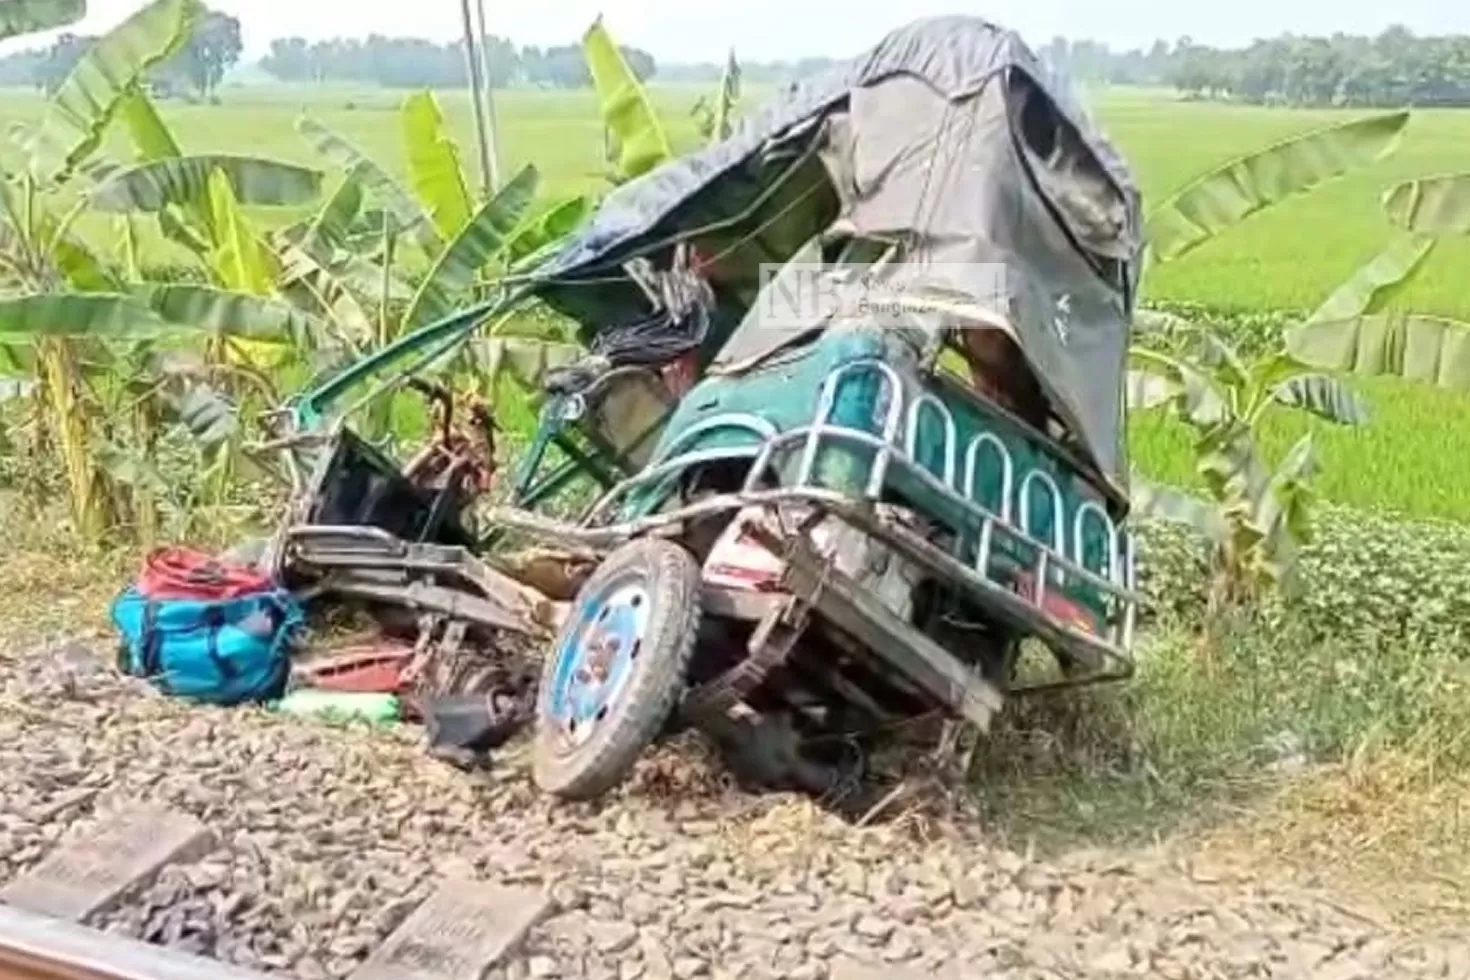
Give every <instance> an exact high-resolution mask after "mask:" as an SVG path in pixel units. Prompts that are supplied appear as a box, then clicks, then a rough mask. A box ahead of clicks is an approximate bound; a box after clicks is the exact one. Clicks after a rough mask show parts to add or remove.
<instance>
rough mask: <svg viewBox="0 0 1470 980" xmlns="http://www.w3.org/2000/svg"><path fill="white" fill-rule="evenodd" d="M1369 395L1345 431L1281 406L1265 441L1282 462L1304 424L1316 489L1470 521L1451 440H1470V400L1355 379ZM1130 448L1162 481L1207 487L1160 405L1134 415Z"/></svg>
mask: <svg viewBox="0 0 1470 980" xmlns="http://www.w3.org/2000/svg"><path fill="white" fill-rule="evenodd" d="M1350 384H1351V385H1352V387H1353V389H1354V390H1355V391H1357V392H1358V393H1359V394H1360V395H1361V396H1362V397H1363V399H1364V401H1366V402H1367V404H1368V407H1369V410H1370V413H1371V415H1370V421H1369V423H1368V425H1366V426H1363V427H1361V428H1346V427H1343V426H1336V425H1331V424H1329V423H1326V422H1322V421H1320V420H1318V419H1315V418H1311V417H1309V416H1306V415H1304V414H1303V413H1297V412H1288V411H1282V412H1279V413H1275V414H1274V415H1271V416H1268V417H1267V418H1266V419H1265V420H1264V422H1263V424H1262V426H1261V430H1260V433H1261V445H1262V448H1263V450H1264V451H1265V452H1266V453H1267V455H1268V458H1270V459H1272V460H1279V459H1281V458H1282V457H1283V456H1284V455H1285V454H1286V451H1287V450H1288V449H1289V448H1290V447H1291V445H1292V444H1293V443H1294V442H1296V440H1298V439H1300V438H1301V436H1302V434H1303V433H1304V432H1307V431H1311V432H1312V433H1313V438H1314V441H1315V443H1316V447H1317V454H1318V460H1319V462H1320V464H1321V473H1320V474H1319V476H1318V478H1317V483H1316V488H1317V491H1318V492H1319V493H1320V494H1321V495H1322V496H1323V497H1325V498H1326V499H1328V500H1331V501H1333V502H1334V503H1339V504H1344V505H1350V506H1353V507H1360V508H1365V509H1367V508H1381V509H1386V510H1391V511H1394V512H1396V513H1399V514H1403V515H1405V516H1408V517H1416V518H1418V517H1429V518H1449V519H1453V520H1461V521H1470V483H1467V482H1466V481H1465V479H1464V463H1463V461H1462V460H1461V459H1460V458H1459V455H1458V454H1457V453H1455V452H1453V451H1449V447H1451V446H1459V445H1470V397H1467V396H1466V395H1465V394H1463V393H1460V392H1455V391H1446V390H1444V389H1440V388H1433V387H1430V386H1428V385H1422V384H1415V383H1413V382H1407V381H1401V380H1398V379H1396V378H1364V379H1354V380H1352V381H1351V382H1350ZM1128 438H1129V453H1130V455H1131V457H1132V460H1133V463H1134V465H1135V466H1137V467H1138V469H1139V470H1140V472H1142V473H1144V474H1146V475H1147V476H1149V477H1151V478H1152V479H1155V480H1160V481H1163V482H1167V483H1171V484H1175V485H1178V486H1184V487H1191V488H1196V489H1198V488H1200V487H1202V484H1201V483H1200V481H1199V478H1198V476H1197V475H1196V473H1195V472H1194V465H1195V460H1194V452H1193V450H1192V448H1191V443H1190V435H1189V432H1188V430H1187V429H1186V428H1185V427H1184V426H1183V425H1181V424H1180V423H1179V422H1178V421H1176V420H1174V419H1172V418H1169V417H1167V416H1166V415H1164V414H1163V413H1160V412H1138V413H1133V415H1132V416H1131V417H1130V420H1129V429H1128Z"/></svg>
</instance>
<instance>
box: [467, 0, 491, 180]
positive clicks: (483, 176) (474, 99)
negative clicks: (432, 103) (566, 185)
mask: <svg viewBox="0 0 1470 980" xmlns="http://www.w3.org/2000/svg"><path fill="white" fill-rule="evenodd" d="M459 11H460V15H461V16H462V17H463V18H464V60H465V69H466V70H467V71H468V72H469V81H470V103H471V105H473V106H474V107H475V138H476V140H477V141H478V143H479V147H480V184H481V186H482V187H483V189H484V193H485V197H486V198H489V196H490V194H491V190H490V144H489V142H488V141H487V140H486V138H485V105H484V103H483V102H481V101H480V59H479V58H478V57H477V56H476V55H475V26H474V23H473V22H472V21H471V19H470V0H459Z"/></svg>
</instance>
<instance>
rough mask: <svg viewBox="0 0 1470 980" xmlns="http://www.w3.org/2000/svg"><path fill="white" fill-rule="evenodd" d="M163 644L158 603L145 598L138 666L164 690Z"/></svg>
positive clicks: (166, 686) (166, 681) (165, 689)
mask: <svg viewBox="0 0 1470 980" xmlns="http://www.w3.org/2000/svg"><path fill="white" fill-rule="evenodd" d="M162 646H163V631H162V630H160V629H159V628H158V603H157V602H154V601H153V600H151V599H149V600H145V601H144V603H143V636H142V649H141V650H140V651H139V658H140V659H139V664H138V667H139V669H140V670H142V672H143V673H142V676H143V677H145V678H147V679H148V680H151V681H154V682H156V683H157V684H158V685H159V687H160V688H162V689H163V690H164V691H167V690H168V675H167V674H166V673H165V672H164V670H163V664H162V661H161V657H160V656H159V653H160V648H161V647H162Z"/></svg>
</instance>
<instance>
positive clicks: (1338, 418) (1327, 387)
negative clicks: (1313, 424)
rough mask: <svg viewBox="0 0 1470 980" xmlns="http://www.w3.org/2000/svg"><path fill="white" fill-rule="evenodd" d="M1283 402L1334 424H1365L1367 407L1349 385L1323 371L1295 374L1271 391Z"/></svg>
mask: <svg viewBox="0 0 1470 980" xmlns="http://www.w3.org/2000/svg"><path fill="white" fill-rule="evenodd" d="M1272 396H1273V397H1274V398H1275V399H1276V400H1277V401H1278V402H1280V403H1281V404H1283V405H1290V406H1291V407H1293V408H1299V409H1301V410H1302V411H1304V412H1310V413H1312V414H1313V415H1315V416H1317V417H1318V418H1320V419H1323V420H1324V421H1327V422H1333V423H1336V424H1337V425H1367V424H1368V407H1367V406H1366V405H1364V404H1363V400H1362V399H1361V398H1359V397H1358V396H1357V394H1356V393H1355V392H1353V390H1352V389H1350V388H1349V387H1348V386H1347V385H1345V384H1343V383H1342V382H1341V381H1339V380H1337V379H1336V378H1334V377H1332V376H1331V375H1327V374H1299V375H1297V376H1296V377H1294V378H1290V379H1288V380H1286V381H1284V382H1282V383H1281V384H1280V385H1277V386H1276V388H1275V389H1274V390H1273V391H1272Z"/></svg>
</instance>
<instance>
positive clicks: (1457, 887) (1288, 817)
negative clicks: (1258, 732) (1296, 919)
mask: <svg viewBox="0 0 1470 980" xmlns="http://www.w3.org/2000/svg"><path fill="white" fill-rule="evenodd" d="M1191 843H1192V845H1193V846H1194V847H1196V848H1198V849H1199V851H1200V852H1201V853H1203V854H1206V855H1210V856H1212V857H1214V858H1216V859H1219V860H1223V861H1228V862H1229V863H1231V864H1236V865H1245V866H1247V867H1249V868H1252V869H1255V870H1261V869H1269V870H1270V871H1271V872H1272V873H1274V874H1282V873H1289V874H1291V875H1292V876H1293V877H1295V878H1297V879H1299V880H1300V881H1302V882H1303V883H1304V884H1308V885H1312V886H1319V887H1324V888H1330V889H1333V890H1339V891H1344V890H1350V891H1352V892H1354V893H1357V894H1371V895H1373V896H1374V898H1375V900H1376V903H1377V904H1378V906H1379V907H1380V908H1381V909H1382V910H1383V911H1384V912H1385V913H1386V914H1387V915H1389V916H1390V917H1391V918H1392V919H1393V920H1395V921H1396V922H1398V923H1399V924H1401V925H1405V926H1413V927H1417V928H1436V927H1440V928H1449V929H1464V928H1465V926H1466V923H1467V922H1470V897H1467V896H1470V777H1467V776H1466V775H1465V774H1463V773H1442V772H1437V771H1435V769H1434V767H1433V766H1432V765H1430V764H1429V763H1427V762H1426V761H1425V758H1424V756H1423V755H1422V754H1416V753H1412V752H1404V751H1397V752H1386V753H1382V754H1379V755H1376V756H1374V757H1372V758H1366V757H1360V758H1355V759H1352V760H1349V761H1347V762H1344V763H1341V764H1338V765H1333V766H1327V767H1324V768H1322V769H1320V770H1317V771H1314V772H1312V773H1310V774H1308V775H1305V776H1303V777H1302V778H1300V779H1298V780H1295V781H1293V782H1291V783H1290V784H1288V785H1286V786H1284V787H1283V788H1282V789H1281V790H1280V791H1279V792H1278V793H1276V794H1275V795H1274V796H1272V797H1270V798H1268V799H1265V800H1263V801H1261V802H1260V803H1259V804H1257V805H1256V806H1255V807H1254V808H1253V809H1252V810H1251V811H1250V812H1249V813H1248V814H1247V815H1244V816H1242V817H1241V818H1240V819H1238V820H1235V821H1232V822H1230V823H1228V824H1225V825H1222V826H1220V827H1217V828H1215V829H1213V830H1212V831H1210V832H1208V833H1206V834H1203V835H1201V836H1200V837H1198V838H1197V839H1195V840H1194V841H1192V842H1191Z"/></svg>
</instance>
